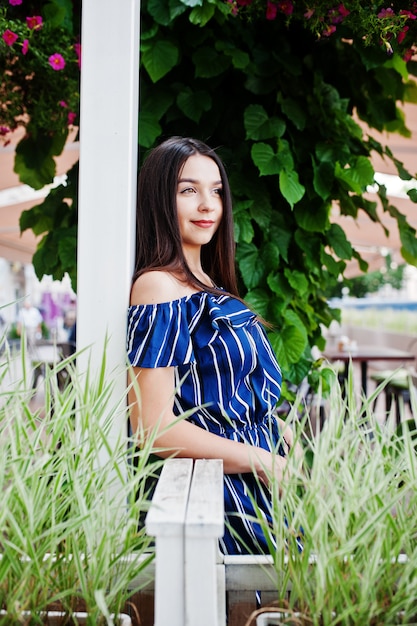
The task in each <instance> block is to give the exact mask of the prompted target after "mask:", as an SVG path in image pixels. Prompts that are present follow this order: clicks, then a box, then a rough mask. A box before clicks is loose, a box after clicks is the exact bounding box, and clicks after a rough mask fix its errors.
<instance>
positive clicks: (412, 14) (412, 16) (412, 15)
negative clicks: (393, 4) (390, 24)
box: [400, 9, 417, 20]
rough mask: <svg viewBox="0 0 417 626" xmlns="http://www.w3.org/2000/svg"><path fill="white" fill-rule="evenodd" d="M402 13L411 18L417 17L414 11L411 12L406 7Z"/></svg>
mask: <svg viewBox="0 0 417 626" xmlns="http://www.w3.org/2000/svg"><path fill="white" fill-rule="evenodd" d="M400 15H406V16H407V17H408V18H410V20H415V19H417V15H414V13H411V11H406V10H405V9H401V11H400Z"/></svg>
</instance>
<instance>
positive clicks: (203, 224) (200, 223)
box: [193, 220, 214, 228]
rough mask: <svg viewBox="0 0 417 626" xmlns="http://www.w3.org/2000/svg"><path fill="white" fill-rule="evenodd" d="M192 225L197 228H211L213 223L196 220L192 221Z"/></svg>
mask: <svg viewBox="0 0 417 626" xmlns="http://www.w3.org/2000/svg"><path fill="white" fill-rule="evenodd" d="M193 224H195V226H198V227H199V228H210V226H213V224H214V222H213V221H210V220H197V221H193Z"/></svg>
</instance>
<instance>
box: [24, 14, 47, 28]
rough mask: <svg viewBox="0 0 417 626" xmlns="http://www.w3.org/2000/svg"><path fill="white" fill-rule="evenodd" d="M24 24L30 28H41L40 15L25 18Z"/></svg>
mask: <svg viewBox="0 0 417 626" xmlns="http://www.w3.org/2000/svg"><path fill="white" fill-rule="evenodd" d="M26 24H27V25H28V27H29V28H30V30H39V29H40V28H42V24H43V20H42V17H41V16H40V15H33V16H32V17H27V18H26Z"/></svg>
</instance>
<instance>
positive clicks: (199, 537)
mask: <svg viewBox="0 0 417 626" xmlns="http://www.w3.org/2000/svg"><path fill="white" fill-rule="evenodd" d="M146 529H147V532H148V533H149V534H150V535H151V536H153V537H155V549H156V560H155V585H154V589H155V622H154V624H155V626H168V625H169V626H225V624H226V615H228V625H229V626H234V625H239V626H241V625H242V623H244V621H245V620H246V618H247V617H248V616H249V615H250V613H251V612H252V611H253V610H254V609H255V608H256V605H255V590H257V591H261V592H262V594H263V598H265V600H267V599H268V596H269V595H270V594H272V595H273V596H274V597H276V572H275V569H274V567H273V563H272V559H271V557H269V556H259V555H257V556H251V555H247V556H225V555H222V554H221V553H220V551H219V547H218V541H219V538H220V537H221V536H222V535H223V532H224V494H223V463H222V461H221V460H203V459H199V460H197V461H195V462H194V461H192V460H191V459H169V460H167V461H166V462H165V464H164V467H163V470H162V472H161V476H160V478H159V481H158V485H157V487H156V490H155V494H154V497H153V500H152V505H151V508H150V510H149V513H148V515H147V518H146Z"/></svg>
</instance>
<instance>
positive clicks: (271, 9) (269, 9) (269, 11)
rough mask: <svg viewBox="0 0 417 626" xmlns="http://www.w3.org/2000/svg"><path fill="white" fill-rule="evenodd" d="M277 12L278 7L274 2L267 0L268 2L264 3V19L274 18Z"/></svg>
mask: <svg viewBox="0 0 417 626" xmlns="http://www.w3.org/2000/svg"><path fill="white" fill-rule="evenodd" d="M277 13H278V7H277V5H276V4H275V2H270V0H268V2H267V3H266V19H267V20H271V21H272V20H274V19H275V18H276V16H277Z"/></svg>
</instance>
